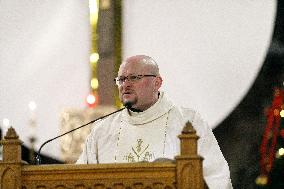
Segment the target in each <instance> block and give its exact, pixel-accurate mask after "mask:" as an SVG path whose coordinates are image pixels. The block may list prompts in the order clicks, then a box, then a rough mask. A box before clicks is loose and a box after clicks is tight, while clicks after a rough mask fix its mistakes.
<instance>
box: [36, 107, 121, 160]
mask: <svg viewBox="0 0 284 189" xmlns="http://www.w3.org/2000/svg"><path fill="white" fill-rule="evenodd" d="M124 109H125V108H122V109H119V110H117V111H114V112H112V113H110V114H107V115H105V116H102V117H99V118H97V119H95V120H92V121H90V122H88V123H86V124H84V125H81V126H79V127H76V128H75V129H72V130H70V131H67V132H66V133H63V134H61V135H59V136H56V137H54V138H52V139H49V140H47V141H45V142H44V143H43V144H42V145H41V146H40V148H39V150H38V153H37V156H36V159H35V161H36V165H40V164H41V157H40V152H41V149H42V147H44V146H45V145H46V144H47V143H49V142H51V141H53V140H55V139H57V138H60V137H62V136H64V135H67V134H69V133H71V132H73V131H75V130H77V129H80V128H82V127H85V126H87V125H89V124H91V123H94V122H96V121H98V120H101V119H104V118H105V117H108V116H110V115H112V114H115V113H117V112H120V111H122V110H124Z"/></svg>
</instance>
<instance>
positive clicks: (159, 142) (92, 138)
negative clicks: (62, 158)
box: [77, 55, 232, 189]
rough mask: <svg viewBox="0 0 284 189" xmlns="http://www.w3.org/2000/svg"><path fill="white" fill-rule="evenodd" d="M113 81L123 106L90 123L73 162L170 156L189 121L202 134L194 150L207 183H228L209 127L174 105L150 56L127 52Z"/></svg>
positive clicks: (194, 114) (226, 170) (218, 185)
mask: <svg viewBox="0 0 284 189" xmlns="http://www.w3.org/2000/svg"><path fill="white" fill-rule="evenodd" d="M115 82H116V84H117V86H118V90H119V97H120V100H121V102H122V103H123V105H124V106H125V107H126V108H125V109H123V110H122V111H120V112H118V113H116V114H113V115H111V116H109V117H107V118H105V119H103V120H100V121H97V122H95V123H94V127H93V130H92V132H91V133H90V135H89V136H88V137H87V139H86V143H85V147H84V149H83V152H82V154H81V155H80V157H79V159H78V160H77V163H79V164H94V163H123V162H141V161H147V162H153V161H155V160H157V159H174V157H175V156H176V155H178V154H180V144H179V142H180V141H179V139H178V137H177V136H178V135H179V134H180V133H181V131H182V129H183V127H184V126H185V124H186V122H188V121H189V122H191V123H192V126H193V127H194V129H195V130H196V132H197V135H198V136H199V137H200V139H199V140H198V154H199V155H200V156H202V157H203V158H204V161H203V175H204V179H205V182H206V184H207V185H208V187H209V188H210V189H211V188H216V189H222V188H223V189H227V188H232V184H231V180H230V172H229V167H228V164H227V162H226V160H225V158H224V156H223V154H222V152H221V150H220V148H219V145H218V143H217V140H216V138H215V136H214V135H213V132H212V130H211V129H210V128H209V127H208V125H207V123H206V122H205V121H204V120H203V119H202V118H201V117H200V115H199V114H198V113H197V112H196V111H194V110H192V109H189V108H183V107H179V106H177V105H175V104H174V103H173V102H172V101H171V100H170V99H169V98H168V97H167V95H166V94H165V92H163V91H161V90H160V87H161V85H162V83H163V79H162V77H161V75H160V73H159V67H158V65H157V63H156V62H155V60H154V59H153V58H151V57H149V56H146V55H136V56H132V57H129V58H127V59H126V60H125V61H124V62H123V63H122V64H121V65H120V68H119V71H118V76H117V77H116V78H115Z"/></svg>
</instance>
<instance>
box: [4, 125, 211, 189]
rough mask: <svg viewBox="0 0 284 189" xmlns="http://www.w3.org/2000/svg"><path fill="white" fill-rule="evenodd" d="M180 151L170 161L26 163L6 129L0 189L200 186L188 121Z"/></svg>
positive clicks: (194, 142) (199, 169)
mask: <svg viewBox="0 0 284 189" xmlns="http://www.w3.org/2000/svg"><path fill="white" fill-rule="evenodd" d="M178 137H179V138H180V141H181V154H180V155H178V156H176V157H175V161H174V162H162V163H160V162H153V163H144V162H143V163H142V162H141V163H121V164H120V163H116V164H98V165H95V164H92V165H90V164H89V165H73V164H63V165H62V164H61V165H28V164H27V163H25V162H23V161H22V160H21V143H22V142H21V141H20V140H19V137H18V136H17V134H16V132H15V130H14V129H13V128H10V129H9V130H8V132H7V134H6V136H5V138H4V140H2V141H1V144H2V145H3V160H2V161H0V189H49V188H52V189H111V188H114V189H132V188H133V189H140V188H141V189H142V188H143V189H144V188H145V189H151V188H153V189H171V188H177V189H203V188H206V186H205V183H204V181H203V174H202V158H201V157H200V156H198V155H197V140H198V136H196V132H195V130H194V129H193V127H192V125H191V124H190V123H187V124H186V126H185V127H184V129H183V131H182V133H181V135H179V136H178Z"/></svg>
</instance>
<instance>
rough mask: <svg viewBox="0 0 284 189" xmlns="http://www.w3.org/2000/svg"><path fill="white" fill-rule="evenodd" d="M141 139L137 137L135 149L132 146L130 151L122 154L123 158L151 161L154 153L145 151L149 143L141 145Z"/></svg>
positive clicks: (133, 160)
mask: <svg viewBox="0 0 284 189" xmlns="http://www.w3.org/2000/svg"><path fill="white" fill-rule="evenodd" d="M142 143H143V140H142V139H137V145H136V147H135V149H134V148H133V147H132V148H131V150H132V152H129V153H128V154H127V155H125V156H124V158H123V159H124V160H126V161H127V162H139V161H151V160H153V159H154V158H155V155H154V153H152V152H150V151H146V150H147V149H148V148H149V144H147V145H143V144H142Z"/></svg>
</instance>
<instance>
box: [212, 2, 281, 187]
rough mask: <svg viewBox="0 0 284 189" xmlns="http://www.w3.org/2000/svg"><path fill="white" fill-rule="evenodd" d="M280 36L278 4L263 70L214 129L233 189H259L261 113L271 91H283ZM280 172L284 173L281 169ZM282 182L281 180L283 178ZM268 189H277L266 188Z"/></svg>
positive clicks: (271, 96) (263, 123)
mask: <svg viewBox="0 0 284 189" xmlns="http://www.w3.org/2000/svg"><path fill="white" fill-rule="evenodd" d="M283 32H284V1H281V0H278V4H277V15H276V21H275V26H274V32H273V36H272V39H271V43H270V47H269V50H268V53H267V55H266V58H265V61H264V63H263V66H262V68H261V70H260V72H259V74H258V76H257V78H256V80H255V82H254V83H253V85H252V86H251V88H250V90H249V91H248V93H247V94H246V96H245V97H244V98H243V100H242V101H241V102H240V103H239V105H238V106H237V107H236V108H235V109H234V111H233V112H232V113H231V114H230V115H229V116H228V117H227V118H226V119H225V120H224V121H223V122H222V123H221V124H219V125H218V126H217V127H216V128H215V129H214V134H215V136H216V138H217V140H218V142H219V145H220V147H221V150H222V152H223V154H224V156H225V158H226V159H227V161H228V164H229V167H230V171H231V179H232V183H233V187H234V188H236V189H253V188H260V187H259V186H258V185H256V184H255V179H256V178H257V176H258V175H259V174H260V168H259V159H260V152H259V148H260V144H261V140H262V136H263V132H264V128H265V125H266V117H265V114H264V111H265V108H267V107H269V106H270V105H271V101H272V99H273V94H274V87H281V88H282V89H283V81H284V64H283V63H284V62H283V61H284V33H283ZM236 64H237V62H236ZM224 95H225V94H224ZM281 169H282V170H283V169H284V167H282V168H281ZM282 173H283V171H282ZM281 180H284V175H282V178H281ZM274 182H284V181H280V180H275V181H274ZM282 186H283V185H282ZM267 188H277V187H274V186H269V187H268V186H267ZM282 189H284V187H283V188H282Z"/></svg>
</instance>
